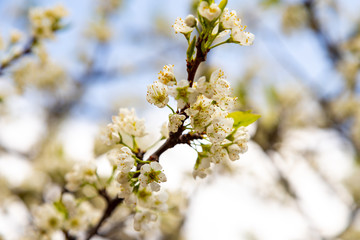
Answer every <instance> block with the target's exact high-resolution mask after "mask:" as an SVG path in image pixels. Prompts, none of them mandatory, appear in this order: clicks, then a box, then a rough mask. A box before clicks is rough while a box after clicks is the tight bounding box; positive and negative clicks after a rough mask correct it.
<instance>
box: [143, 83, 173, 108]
mask: <svg viewBox="0 0 360 240" xmlns="http://www.w3.org/2000/svg"><path fill="white" fill-rule="evenodd" d="M146 100H147V101H148V102H149V103H151V104H154V105H155V106H157V107H159V108H163V107H165V106H166V105H167V104H168V102H169V97H168V93H167V87H166V85H164V84H162V83H161V82H159V81H155V82H154V83H153V84H151V85H149V86H148V87H147V94H146Z"/></svg>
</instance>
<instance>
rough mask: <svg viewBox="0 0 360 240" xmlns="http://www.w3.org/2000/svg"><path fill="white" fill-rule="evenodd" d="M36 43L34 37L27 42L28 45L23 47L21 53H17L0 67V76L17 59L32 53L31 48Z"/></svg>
mask: <svg viewBox="0 0 360 240" xmlns="http://www.w3.org/2000/svg"><path fill="white" fill-rule="evenodd" d="M36 43H37V39H36V38H35V37H31V38H30V40H29V41H28V43H27V44H26V45H25V47H24V48H23V50H22V51H21V52H19V53H17V54H16V55H14V56H13V57H12V58H11V59H10V60H9V61H7V62H5V63H3V64H2V65H1V66H0V75H2V74H3V72H4V70H5V69H6V68H7V67H9V66H11V65H12V64H13V63H14V62H16V61H17V60H18V59H20V58H21V57H23V56H25V55H28V54H30V53H32V48H33V46H34V45H35V44H36Z"/></svg>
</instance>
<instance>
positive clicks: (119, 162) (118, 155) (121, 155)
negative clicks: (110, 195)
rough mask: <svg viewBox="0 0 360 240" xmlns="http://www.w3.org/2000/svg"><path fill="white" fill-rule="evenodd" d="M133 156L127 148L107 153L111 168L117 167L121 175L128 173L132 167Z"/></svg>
mask: <svg viewBox="0 0 360 240" xmlns="http://www.w3.org/2000/svg"><path fill="white" fill-rule="evenodd" d="M133 156H134V154H133V153H132V152H131V150H130V149H129V148H128V147H122V148H121V149H117V148H116V149H112V150H111V151H110V152H109V153H108V159H109V160H110V163H111V164H112V165H113V166H117V167H118V169H119V170H120V171H121V172H123V173H128V172H129V171H130V170H131V169H132V168H133V167H134V163H135V160H134V158H133Z"/></svg>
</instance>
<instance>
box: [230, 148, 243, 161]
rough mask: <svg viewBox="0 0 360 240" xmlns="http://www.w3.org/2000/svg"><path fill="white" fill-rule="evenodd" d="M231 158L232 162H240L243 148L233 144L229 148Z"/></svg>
mask: <svg viewBox="0 0 360 240" xmlns="http://www.w3.org/2000/svg"><path fill="white" fill-rule="evenodd" d="M227 149H228V153H229V158H230V160H231V161H235V160H239V159H240V153H242V151H241V148H240V147H239V145H237V144H231V145H230V146H229V147H228V148H227Z"/></svg>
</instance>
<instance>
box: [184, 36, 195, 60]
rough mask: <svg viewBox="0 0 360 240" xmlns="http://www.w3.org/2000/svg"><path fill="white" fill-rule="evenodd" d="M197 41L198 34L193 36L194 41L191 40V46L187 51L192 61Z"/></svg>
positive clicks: (188, 57)
mask: <svg viewBox="0 0 360 240" xmlns="http://www.w3.org/2000/svg"><path fill="white" fill-rule="evenodd" d="M195 42H196V36H194V37H193V39H192V41H191V42H190V45H189V48H188V49H187V51H186V55H187V59H188V61H191V59H192V56H193V55H194V50H195Z"/></svg>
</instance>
